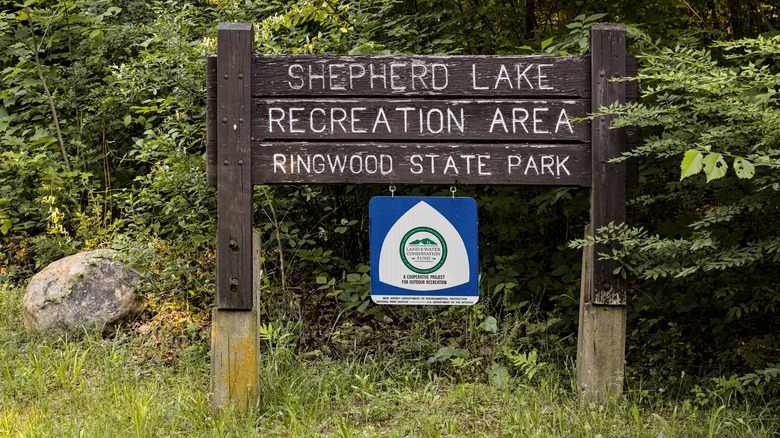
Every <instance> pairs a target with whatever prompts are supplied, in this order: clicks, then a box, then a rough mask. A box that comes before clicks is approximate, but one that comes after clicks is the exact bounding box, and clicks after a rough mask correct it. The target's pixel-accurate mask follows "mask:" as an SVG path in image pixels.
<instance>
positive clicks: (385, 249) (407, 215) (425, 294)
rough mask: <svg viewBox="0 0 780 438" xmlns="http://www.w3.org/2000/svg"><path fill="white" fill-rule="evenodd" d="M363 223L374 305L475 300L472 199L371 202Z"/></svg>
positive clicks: (476, 276) (377, 199) (388, 198)
mask: <svg viewBox="0 0 780 438" xmlns="http://www.w3.org/2000/svg"><path fill="white" fill-rule="evenodd" d="M368 217H369V223H370V227H369V233H370V245H371V299H372V300H373V301H374V302H375V303H377V304H441V305H453V304H456V305H470V304H474V303H476V302H477V301H478V300H479V272H478V266H477V260H478V257H477V203H476V201H475V200H474V199H473V198H460V197H458V198H455V197H414V196H408V197H407V196H379V197H375V198H372V199H371V202H370V203H369V206H368Z"/></svg>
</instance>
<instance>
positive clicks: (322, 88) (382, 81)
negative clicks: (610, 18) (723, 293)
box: [206, 23, 637, 400]
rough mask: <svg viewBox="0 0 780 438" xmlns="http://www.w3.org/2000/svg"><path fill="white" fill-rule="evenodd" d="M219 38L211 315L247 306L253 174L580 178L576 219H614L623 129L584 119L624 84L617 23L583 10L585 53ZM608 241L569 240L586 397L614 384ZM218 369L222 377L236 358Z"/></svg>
mask: <svg viewBox="0 0 780 438" xmlns="http://www.w3.org/2000/svg"><path fill="white" fill-rule="evenodd" d="M218 38H219V41H218V51H219V55H218V56H211V57H208V58H207V60H206V72H207V74H206V79H207V80H206V83H207V94H208V101H207V104H206V112H207V118H206V122H207V131H206V159H207V171H206V178H207V181H208V182H209V184H213V185H216V186H217V196H218V215H219V217H218V230H217V285H216V286H217V298H216V306H217V308H218V310H219V311H220V312H221V311H222V310H223V309H229V310H230V312H224V313H222V314H221V315H223V316H224V315H230V314H239V313H241V312H232V311H233V310H249V309H252V306H253V304H252V303H253V291H252V287H253V277H252V275H253V274H252V269H251V268H252V256H253V251H252V246H253V243H252V240H251V232H252V186H253V185H256V184H269V183H285V184H289V183H292V184H320V183H326V184H338V183H353V184H388V185H389V184H453V185H455V184H486V185H495V184H508V185H523V184H526V185H567V186H588V187H590V188H591V224H590V227H591V228H590V229H591V230H593V231H591V232H598V230H599V228H602V227H606V226H608V225H609V224H613V223H614V224H620V223H623V222H625V218H626V181H627V175H628V174H630V173H631V169H632V168H634V167H633V166H627V164H626V162H625V161H621V162H615V161H613V159H614V158H618V157H620V155H621V154H622V153H623V152H624V151H625V150H626V149H625V148H626V143H632V142H635V141H636V131H632V130H625V129H613V128H612V127H611V125H612V117H611V116H610V117H608V116H599V117H598V118H596V119H594V121H593V123H591V122H589V121H586V120H585V117H586V116H587V115H588V114H589V113H594V112H597V111H598V110H599V109H600V108H601V107H604V106H610V105H613V104H615V103H624V102H626V100H631V99H634V98H636V95H637V90H636V84H635V83H628V84H627V83H626V82H623V81H616V80H614V79H620V78H624V77H626V76H630V75H631V74H632V73H633V72H635V71H636V61H635V59H633V58H631V57H627V56H626V53H625V45H626V32H625V27H624V26H623V25H620V24H594V25H593V26H592V27H591V52H592V54H591V56H420V55H403V56H387V55H379V56H373V55H371V56H369V55H360V56H346V55H338V56H311V55H304V56H300V55H296V56H292V55H281V56H260V55H254V54H253V53H252V47H253V44H254V36H253V32H252V25H251V24H249V23H222V24H220V25H219V27H218ZM634 173H635V172H634ZM589 234H590V233H589ZM616 249H618V248H616V247H615V246H613V245H610V244H609V243H599V244H598V245H595V246H592V247H588V248H586V249H585V252H584V254H583V260H584V263H583V274H582V278H583V282H582V284H583V286H582V293H581V306H580V327H579V333H580V334H579V337H578V352H577V356H578V357H577V385H578V388H579V390H580V393H581V394H584V395H585V396H586V397H587V398H592V399H596V400H607V399H608V398H609V397H611V396H614V395H617V394H619V393H620V391H621V388H622V377H621V376H622V375H623V369H622V364H623V360H624V356H625V303H626V294H625V283H624V281H623V280H622V279H621V278H620V277H619V276H617V275H615V268H616V267H617V266H618V265H617V262H615V261H613V260H603V259H601V258H600V257H598V254H602V253H610V252H612V251H614V250H616ZM372 268H373V266H372ZM403 280H404V279H403V278H402V279H401V281H403ZM415 280H422V279H415ZM436 280H438V279H436ZM244 313H246V312H244ZM250 319H251V318H250ZM250 325H251V323H250ZM255 329H256V327H255ZM215 339H216V338H215ZM233 353H234V352H232V351H230V347H228V354H227V356H230V357H231V358H232V357H234V356H233ZM227 356H225V357H227ZM231 360H232V359H231ZM226 362H227V363H228V365H226V367H227V368H230V367H231V365H230V363H231V362H230V361H226ZM213 363H217V364H219V363H222V362H218V361H216V362H213ZM228 374H229V379H228V380H229V381H231V382H233V381H237V380H235V379H234V377H235V375H237V374H238V371H237V368H236V369H235V370H234V369H233V368H231V370H230V372H229V373H228ZM230 385H232V384H230ZM230 385H226V386H225V387H224V388H222V390H223V392H225V393H229V394H233V386H230ZM247 388H249V386H247ZM247 388H244V389H247ZM588 394H593V395H592V396H591V395H588Z"/></svg>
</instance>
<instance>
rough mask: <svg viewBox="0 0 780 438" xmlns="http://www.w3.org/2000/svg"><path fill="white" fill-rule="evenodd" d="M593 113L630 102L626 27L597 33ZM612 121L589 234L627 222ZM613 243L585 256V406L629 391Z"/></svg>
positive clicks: (580, 346) (607, 121)
mask: <svg viewBox="0 0 780 438" xmlns="http://www.w3.org/2000/svg"><path fill="white" fill-rule="evenodd" d="M590 37H591V43H590V44H591V45H590V47H591V78H592V79H591V87H592V110H593V112H596V111H598V110H599V108H601V107H605V106H609V105H611V104H613V103H616V102H619V103H625V101H626V84H625V82H615V81H613V80H612V79H614V78H621V77H625V76H626V30H625V26H624V25H623V24H614V23H604V24H595V25H593V27H592V28H591V34H590ZM612 119H613V117H612V116H599V117H597V118H595V119H594V120H593V122H592V171H593V172H592V178H593V180H592V186H591V207H590V211H591V216H590V225H589V226H588V229H587V230H586V234H589V235H592V234H593V233H594V232H597V231H598V230H599V229H600V228H601V227H605V226H607V225H609V224H611V223H613V224H615V225H619V224H622V223H624V222H625V220H626V164H625V162H620V163H611V162H610V160H611V159H613V158H617V157H619V156H620V154H621V153H622V152H623V151H624V145H625V132H624V131H623V129H610V125H611V123H612ZM613 249H615V247H614V246H613V244H611V243H606V244H603V243H600V244H597V245H593V246H589V247H587V248H586V249H585V251H584V253H583V268H582V291H581V295H580V320H579V330H578V331H579V334H578V338H577V369H576V379H577V388H578V391H579V393H580V396H581V398H582V400H583V401H586V402H588V401H595V402H600V403H606V402H607V401H608V400H609V399H610V398H613V397H617V396H620V395H621V394H622V391H623V373H624V368H625V349H626V341H625V339H626V292H625V283H624V281H623V279H622V277H621V276H620V275H616V274H615V269H616V268H618V266H619V265H618V263H617V262H615V261H613V260H599V254H600V253H611V252H612V251H613Z"/></svg>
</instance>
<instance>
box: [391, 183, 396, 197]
mask: <svg viewBox="0 0 780 438" xmlns="http://www.w3.org/2000/svg"><path fill="white" fill-rule="evenodd" d="M390 197H391V198H394V197H395V186H394V185H392V184H390Z"/></svg>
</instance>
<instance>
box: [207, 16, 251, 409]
mask: <svg viewBox="0 0 780 438" xmlns="http://www.w3.org/2000/svg"><path fill="white" fill-rule="evenodd" d="M217 38H218V39H217V78H216V86H217V105H216V106H217V108H216V110H217V114H216V116H217V117H216V123H214V124H213V125H216V142H217V166H216V168H217V171H216V174H217V223H218V226H217V281H216V300H215V301H216V308H215V309H214V312H213V318H212V339H211V400H212V404H213V406H214V407H215V408H217V409H224V408H226V407H228V406H229V405H230V404H231V403H234V404H235V407H236V408H237V409H246V408H247V407H249V406H251V405H252V404H253V402H254V397H255V394H256V391H257V384H258V382H257V379H258V372H257V369H258V368H257V366H258V349H257V311H256V308H255V306H254V301H255V300H254V293H255V291H254V290H253V272H252V271H253V267H252V260H253V248H252V178H251V170H252V157H251V149H250V140H251V131H250V126H251V120H252V119H251V90H250V88H251V87H250V84H251V78H252V51H253V50H252V49H253V46H254V34H253V29H252V25H251V24H250V23H220V24H219V26H218V27H217Z"/></svg>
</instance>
